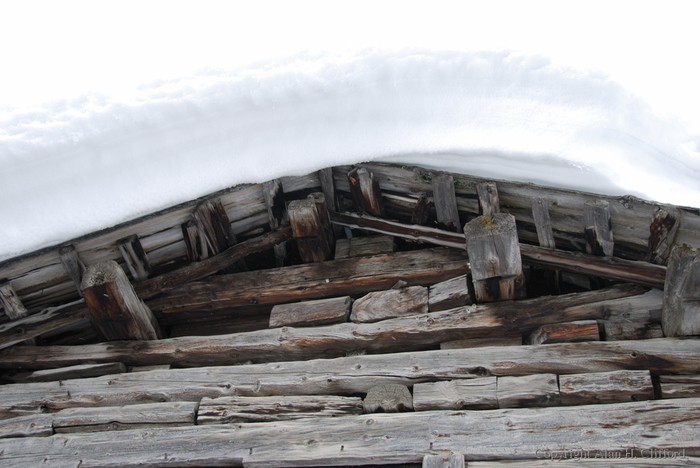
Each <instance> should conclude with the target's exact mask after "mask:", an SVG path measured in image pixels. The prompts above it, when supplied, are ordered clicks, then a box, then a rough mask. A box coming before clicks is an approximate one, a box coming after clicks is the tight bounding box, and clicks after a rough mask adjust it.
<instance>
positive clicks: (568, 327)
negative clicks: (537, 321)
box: [526, 320, 600, 345]
mask: <svg viewBox="0 0 700 468" xmlns="http://www.w3.org/2000/svg"><path fill="white" fill-rule="evenodd" d="M598 340H600V331H599V330H598V322H597V321H595V320H579V321H576V322H564V323H554V324H551V325H543V326H541V327H539V328H538V329H537V330H535V331H534V332H532V333H531V334H530V336H529V337H528V339H527V340H526V343H527V344H529V345H540V344H549V343H575V342H577V341H598Z"/></svg>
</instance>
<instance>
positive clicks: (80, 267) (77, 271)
mask: <svg viewBox="0 0 700 468" xmlns="http://www.w3.org/2000/svg"><path fill="white" fill-rule="evenodd" d="M58 255H59V256H60V257H61V264H63V269H64V270H66V273H68V276H69V277H70V279H71V281H73V284H75V289H77V290H78V292H79V293H80V295H81V296H82V294H83V293H82V291H81V290H80V282H81V281H82V278H83V273H84V272H85V265H84V264H83V262H82V261H81V260H80V257H78V252H77V251H76V250H75V246H74V245H73V244H70V245H67V246H65V247H61V248H60V249H59V250H58Z"/></svg>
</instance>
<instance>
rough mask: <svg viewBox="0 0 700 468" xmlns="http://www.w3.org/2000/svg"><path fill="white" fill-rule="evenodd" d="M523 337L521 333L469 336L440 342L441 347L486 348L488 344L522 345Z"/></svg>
mask: <svg viewBox="0 0 700 468" xmlns="http://www.w3.org/2000/svg"><path fill="white" fill-rule="evenodd" d="M522 344H523V337H522V336H521V335H519V334H515V335H503V336H485V337H483V338H468V339H466V340H456V341H445V342H443V343H440V349H460V348H484V347H486V346H520V345H522Z"/></svg>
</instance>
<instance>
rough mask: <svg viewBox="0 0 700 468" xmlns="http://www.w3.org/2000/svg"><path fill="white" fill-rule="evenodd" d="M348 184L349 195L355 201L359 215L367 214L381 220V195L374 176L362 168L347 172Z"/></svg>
mask: <svg viewBox="0 0 700 468" xmlns="http://www.w3.org/2000/svg"><path fill="white" fill-rule="evenodd" d="M348 182H350V193H352V196H353V198H354V200H355V205H356V206H357V210H358V211H359V212H360V213H369V214H371V215H372V216H378V217H380V218H383V217H384V204H383V202H382V194H381V192H380V190H379V182H377V180H376V179H375V178H374V174H373V173H371V172H369V171H368V170H367V169H365V168H364V167H360V168H356V169H352V170H351V171H350V172H348Z"/></svg>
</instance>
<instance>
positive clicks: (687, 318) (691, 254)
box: [661, 245, 700, 336]
mask: <svg viewBox="0 0 700 468" xmlns="http://www.w3.org/2000/svg"><path fill="white" fill-rule="evenodd" d="M661 324H662V326H663V330H664V335H665V336H686V335H700V249H694V248H692V247H689V246H687V245H683V246H676V247H674V249H673V250H672V251H671V256H670V258H669V260H668V274H667V275H666V286H665V287H664V307H663V311H662V314H661Z"/></svg>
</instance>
